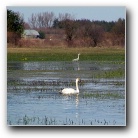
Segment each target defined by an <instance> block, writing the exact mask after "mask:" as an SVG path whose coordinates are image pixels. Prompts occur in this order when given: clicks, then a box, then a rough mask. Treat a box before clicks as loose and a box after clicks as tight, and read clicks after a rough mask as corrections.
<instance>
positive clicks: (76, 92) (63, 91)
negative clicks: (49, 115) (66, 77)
mask: <svg viewBox="0 0 138 138" xmlns="http://www.w3.org/2000/svg"><path fill="white" fill-rule="evenodd" d="M79 81H80V78H77V79H76V90H75V89H73V88H64V89H63V90H62V91H61V92H60V93H61V94H79V87H78V82H79Z"/></svg>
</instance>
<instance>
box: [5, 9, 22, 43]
mask: <svg viewBox="0 0 138 138" xmlns="http://www.w3.org/2000/svg"><path fill="white" fill-rule="evenodd" d="M23 31H24V20H23V18H22V17H21V16H20V14H19V13H15V12H13V11H11V10H7V42H11V43H14V44H15V45H17V43H18V41H19V39H20V38H21V35H22V33H23Z"/></svg>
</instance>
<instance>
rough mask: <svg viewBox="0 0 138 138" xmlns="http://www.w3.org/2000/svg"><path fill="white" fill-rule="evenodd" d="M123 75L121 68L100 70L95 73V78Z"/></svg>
mask: <svg viewBox="0 0 138 138" xmlns="http://www.w3.org/2000/svg"><path fill="white" fill-rule="evenodd" d="M124 76H125V71H124V70H123V69H120V68H119V69H116V70H108V71H101V72H100V73H99V74H96V75H95V78H120V77H124Z"/></svg>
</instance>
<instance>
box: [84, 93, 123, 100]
mask: <svg viewBox="0 0 138 138" xmlns="http://www.w3.org/2000/svg"><path fill="white" fill-rule="evenodd" d="M82 97H83V98H97V99H99V98H100V99H124V98H125V96H124V95H123V94H120V93H110V92H106V93H100V92H97V93H84V94H83V96H82Z"/></svg>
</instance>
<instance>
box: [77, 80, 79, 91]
mask: <svg viewBox="0 0 138 138" xmlns="http://www.w3.org/2000/svg"><path fill="white" fill-rule="evenodd" d="M76 91H77V92H79V87H78V80H76Z"/></svg>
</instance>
